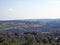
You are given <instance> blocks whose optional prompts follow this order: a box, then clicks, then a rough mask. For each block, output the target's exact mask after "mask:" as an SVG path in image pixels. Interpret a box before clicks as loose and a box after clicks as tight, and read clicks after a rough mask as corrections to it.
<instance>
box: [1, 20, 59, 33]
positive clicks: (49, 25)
mask: <svg viewBox="0 0 60 45" xmlns="http://www.w3.org/2000/svg"><path fill="white" fill-rule="evenodd" d="M3 31H7V32H25V31H28V32H31V31H36V32H56V31H60V19H28V20H8V21H0V32H3Z"/></svg>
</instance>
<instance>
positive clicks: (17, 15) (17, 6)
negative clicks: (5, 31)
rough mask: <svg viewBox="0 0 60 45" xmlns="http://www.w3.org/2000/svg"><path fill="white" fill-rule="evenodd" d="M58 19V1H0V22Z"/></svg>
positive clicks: (59, 6)
mask: <svg viewBox="0 0 60 45" xmlns="http://www.w3.org/2000/svg"><path fill="white" fill-rule="evenodd" d="M43 18H53V19H54V18H60V0H0V20H14V19H43Z"/></svg>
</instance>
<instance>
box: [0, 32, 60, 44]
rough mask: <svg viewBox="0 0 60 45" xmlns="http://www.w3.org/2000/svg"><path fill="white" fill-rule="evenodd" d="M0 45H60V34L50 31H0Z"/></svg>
mask: <svg viewBox="0 0 60 45" xmlns="http://www.w3.org/2000/svg"><path fill="white" fill-rule="evenodd" d="M0 45H60V36H57V35H52V33H37V32H24V33H22V34H20V33H18V32H16V33H0Z"/></svg>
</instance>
